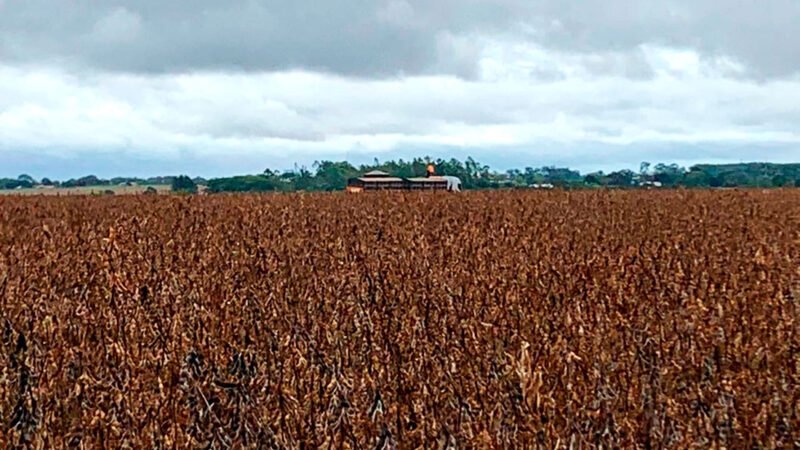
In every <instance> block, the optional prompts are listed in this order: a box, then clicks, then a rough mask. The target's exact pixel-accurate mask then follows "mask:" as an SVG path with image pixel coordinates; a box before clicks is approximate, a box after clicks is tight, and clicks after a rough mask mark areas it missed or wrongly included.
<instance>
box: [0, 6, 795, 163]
mask: <svg viewBox="0 0 800 450" xmlns="http://www.w3.org/2000/svg"><path fill="white" fill-rule="evenodd" d="M798 23H800V1H797V0H760V1H757V0H602V1H601V0H582V1H579V0H313V1H312V0H224V1H222V0H220V1H216V0H193V1H182V0H180V1H179V0H137V1H133V0H130V1H119V0H116V1H115V0H102V1H101V0H0V176H16V175H17V174H19V173H22V172H27V173H31V174H32V175H34V176H37V177H41V176H50V177H62V178H63V177H71V176H80V175H85V174H88V173H94V174H97V175H100V176H113V175H155V174H170V173H179V172H180V173H189V174H192V175H204V176H217V175H227V174H235V173H253V172H260V171H261V170H263V169H264V168H266V167H272V168H278V169H287V168H291V167H292V166H293V165H294V164H295V163H297V164H301V165H310V164H311V163H312V162H313V161H314V160H318V159H343V158H346V159H348V160H350V161H353V162H356V163H358V162H365V161H372V160H373V158H376V157H377V158H379V159H389V158H396V157H410V156H422V155H431V156H435V157H450V156H455V157H459V158H463V157H465V156H467V155H472V156H473V157H475V158H476V159H478V160H479V161H482V162H486V163H488V164H490V165H492V166H493V167H496V168H498V169H505V168H509V167H524V166H541V165H552V164H556V165H569V166H571V167H575V168H579V169H582V170H584V171H586V170H591V169H610V168H620V167H638V164H639V162H640V161H644V160H647V161H651V162H657V161H668V162H672V161H677V162H680V163H683V164H691V163H694V162H725V161H730V162H738V161H743V160H744V161H755V160H758V161H775V162H786V161H800V35H798V31H797V24H798Z"/></svg>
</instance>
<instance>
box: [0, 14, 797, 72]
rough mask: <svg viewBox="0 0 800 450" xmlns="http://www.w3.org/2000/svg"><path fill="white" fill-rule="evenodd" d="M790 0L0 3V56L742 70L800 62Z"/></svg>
mask: <svg viewBox="0 0 800 450" xmlns="http://www.w3.org/2000/svg"><path fill="white" fill-rule="evenodd" d="M797 23H800V2H797V1H796V0H770V1H769V2H756V1H751V0H737V1H732V0H658V1H656V0H605V1H599V0H596V1H594V0H593V1H581V2H574V1H563V0H540V1H528V0H483V1H479V0H434V1H432V0H381V1H373V0H328V1H318V0H293V1H283V0H281V1H260V0H225V1H215V0H194V1H191V2H185V1H177V0H141V1H136V2H133V1H118V0H117V1H104V2H95V1H90V0H74V1H69V2H64V1H57V0H5V1H4V2H0V58H2V59H3V60H4V61H6V62H14V61H16V62H37V63H40V62H42V61H58V62H59V64H74V65H77V66H79V67H87V66H88V67H90V68H98V69H103V70H112V71H123V72H140V73H165V72H191V71H195V70H244V71H273V70H287V69H298V68H301V69H306V70H315V71H323V72H332V73H336V74H342V75H347V76H359V77H385V76H397V75H418V74H455V75H458V76H463V77H467V78H469V77H474V76H475V75H476V74H477V71H478V63H479V58H480V54H481V47H480V46H481V40H480V39H475V37H476V36H477V37H482V38H485V39H491V38H492V37H497V36H505V37H509V36H511V37H512V38H513V39H516V40H518V41H520V42H522V41H525V42H528V43H532V44H535V45H539V46H543V47H544V48H547V49H551V50H557V51H561V52H564V53H568V54H575V55H585V58H583V59H582V61H583V63H584V64H585V66H586V67H587V70H589V71H591V72H593V73H594V72H597V73H598V74H604V73H613V74H621V75H624V76H628V77H631V78H640V77H647V76H650V75H652V73H651V71H650V69H649V68H648V67H647V63H646V62H645V61H643V60H642V59H641V57H640V54H639V52H640V46H642V45H655V46H665V47H675V48H687V49H694V50H696V51H697V52H699V54H700V55H701V56H702V57H704V58H707V59H709V60H711V61H713V60H715V59H716V58H720V57H725V58H729V59H730V60H733V61H735V62H737V63H740V64H742V65H743V66H744V67H745V68H746V71H747V73H748V74H749V75H751V76H754V77H762V78H770V77H782V76H788V75H793V74H797V73H798V71H799V70H800V39H795V38H794V35H795V34H796V33H795V31H794V30H795V27H796V24H797Z"/></svg>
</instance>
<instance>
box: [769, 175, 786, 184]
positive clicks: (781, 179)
mask: <svg viewBox="0 0 800 450" xmlns="http://www.w3.org/2000/svg"><path fill="white" fill-rule="evenodd" d="M787 181H789V180H787V179H786V177H785V176H783V175H781V174H778V175H775V176H774V177H772V185H773V186H775V187H783V186H785V185H786V182H787Z"/></svg>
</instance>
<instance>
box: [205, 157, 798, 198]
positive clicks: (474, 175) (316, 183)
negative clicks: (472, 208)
mask: <svg viewBox="0 0 800 450" xmlns="http://www.w3.org/2000/svg"><path fill="white" fill-rule="evenodd" d="M430 163H432V164H434V165H435V167H436V172H437V173H438V174H440V175H451V176H456V177H458V178H460V179H461V181H462V187H463V188H464V189H493V188H523V187H531V186H536V187H543V186H546V187H550V186H552V187H562V188H593V187H616V188H622V187H688V188H701V187H794V186H798V187H800V164H771V163H743V164H721V165H720V164H698V165H694V166H691V167H689V168H688V169H687V168H685V167H682V166H679V165H677V164H663V163H659V164H655V165H653V164H650V163H648V162H643V163H642V164H641V165H640V167H639V171H638V172H637V171H633V170H627V169H626V170H619V171H613V172H609V173H604V172H602V171H597V172H591V173H587V174H581V173H580V172H579V171H577V170H573V169H570V168H568V167H555V166H544V167H538V168H533V167H526V168H524V169H512V170H508V171H505V172H498V171H493V170H492V169H491V168H490V167H489V166H487V165H485V164H481V163H479V162H477V161H475V160H474V159H472V158H467V159H466V160H465V161H459V160H457V159H449V160H444V159H435V160H434V159H430V158H414V159H412V160H410V161H404V160H402V159H399V160H396V161H387V162H383V163H381V162H379V161H377V160H376V161H375V162H374V163H373V164H363V165H360V166H358V167H356V166H354V165H352V164H350V163H348V162H346V161H339V162H334V161H321V162H318V163H315V164H314V166H313V167H312V168H311V169H308V168H305V167H302V168H299V169H296V170H292V171H286V172H277V171H274V170H269V169H268V170H265V171H264V172H263V173H261V174H258V175H244V176H236V177H227V178H215V179H211V180H208V190H209V191H210V192H258V191H283V192H289V191H338V190H342V189H344V188H345V186H346V185H347V180H348V179H350V178H353V177H357V176H359V175H361V174H363V173H365V172H369V171H372V170H381V171H384V172H387V173H389V174H391V175H393V176H398V177H412V176H423V175H425V170H426V167H427V165H428V164H430Z"/></svg>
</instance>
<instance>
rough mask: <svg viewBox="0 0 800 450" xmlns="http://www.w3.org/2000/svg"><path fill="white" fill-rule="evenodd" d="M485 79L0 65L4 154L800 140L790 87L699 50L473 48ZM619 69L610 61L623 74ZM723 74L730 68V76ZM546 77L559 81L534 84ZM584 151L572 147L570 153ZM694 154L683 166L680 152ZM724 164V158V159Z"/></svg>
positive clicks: (309, 152)
mask: <svg viewBox="0 0 800 450" xmlns="http://www.w3.org/2000/svg"><path fill="white" fill-rule="evenodd" d="M480 48H482V49H483V51H482V53H481V74H480V76H479V78H476V79H473V80H464V79H460V78H456V77H452V76H413V77H403V78H395V79H386V80H358V79H349V78H341V77H337V76H332V75H326V74H319V73H313V72H307V71H291V72H276V73H237V74H230V73H220V72H204V73H194V74H183V75H180V74H175V75H159V76H145V75H124V74H114V73H104V72H96V73H88V74H86V73H83V74H75V73H69V72H66V71H63V70H58V69H47V68H42V67H23V66H19V67H11V66H0V143H2V144H1V145H2V149H0V159H2V155H3V153H2V152H3V151H4V150H3V149H5V151H8V149H12V148H13V149H15V150H20V149H22V150H23V151H29V152H39V151H41V150H42V149H54V148H58V149H62V150H60V151H61V152H65V153H66V154H69V153H70V152H76V151H81V152H85V151H87V150H89V151H91V150H94V151H98V152H100V151H109V150H111V151H113V150H115V149H116V150H124V151H126V152H128V153H133V154H140V155H142V156H143V157H144V156H146V157H148V158H175V157H176V155H180V151H181V149H192V150H193V151H196V152H199V153H200V154H204V153H205V154H217V155H224V154H226V153H232V154H237V153H241V152H246V153H249V154H253V155H261V156H262V157H263V158H264V161H266V162H265V165H266V164H268V161H269V159H270V158H280V159H285V158H286V157H287V154H289V155H300V156H302V155H305V156H309V157H313V158H324V157H327V156H329V155H341V154H342V152H358V153H370V152H372V153H375V154H381V153H386V152H392V151H396V150H398V149H402V148H405V147H409V146H411V147H414V148H425V147H426V146H427V147H428V148H433V147H436V146H455V147H460V148H471V149H475V151H476V152H477V153H480V152H481V151H487V152H488V151H492V149H497V148H517V149H519V148H531V149H535V148H537V147H538V146H540V145H542V144H543V143H560V144H561V145H564V146H574V147H576V148H578V147H581V146H584V147H585V146H586V145H587V144H592V143H594V144H603V145H631V144H637V143H640V144H648V145H649V144H652V143H656V144H669V143H672V144H693V145H694V144H702V143H714V144H719V143H723V144H724V143H730V144H735V145H736V146H742V145H747V144H758V145H776V146H777V145H780V146H785V145H795V146H796V145H798V144H800V125H798V124H800V120H798V119H800V106H798V105H800V80H797V79H794V80H783V81H770V82H766V83H757V82H754V81H749V80H747V79H742V78H732V77H729V76H728V75H729V74H730V71H731V70H735V67H736V66H735V64H733V63H726V64H727V66H726V65H725V64H721V63H720V64H710V63H708V61H706V60H703V59H701V58H699V57H698V55H697V54H696V53H693V52H692V51H689V50H685V49H672V48H667V47H649V46H645V47H642V48H641V49H640V50H639V51H640V52H641V55H643V56H642V57H641V58H640V57H639V56H634V57H633V58H634V59H636V61H635V62H634V63H633V64H639V63H640V61H639V59H642V60H644V61H646V62H647V64H649V66H648V67H652V69H653V73H654V76H653V77H644V78H640V79H631V78H630V77H628V76H626V75H625V70H627V69H624V68H622V69H619V68H618V69H615V68H614V67H613V66H614V64H615V63H616V62H618V61H621V60H624V59H625V58H627V57H628V56H625V55H620V54H610V55H606V56H607V57H608V58H609V59H610V60H611V61H612V64H610V67H612V68H611V69H609V70H608V71H607V72H605V74H604V75H594V76H593V75H592V73H593V72H592V71H591V70H588V69H587V68H586V65H587V64H599V63H601V62H602V60H603V55H597V56H595V57H594V60H593V61H589V62H587V61H586V59H585V57H584V56H581V55H575V54H571V53H566V52H559V51H548V50H546V49H544V48H541V47H537V46H533V45H529V46H524V45H522V44H518V45H510V46H506V45H502V43H498V42H483V43H481V45H480ZM627 63H628V62H627V60H626V61H624V62H623V63H619V64H623V65H624V64H627ZM731 67H733V69H731ZM546 71H551V72H552V73H555V74H558V76H553V77H542V76H541V73H542V72H546ZM579 153H580V151H579V150H576V155H579ZM685 156H686V157H687V158H691V156H692V155H685ZM732 157H733V156H732Z"/></svg>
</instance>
